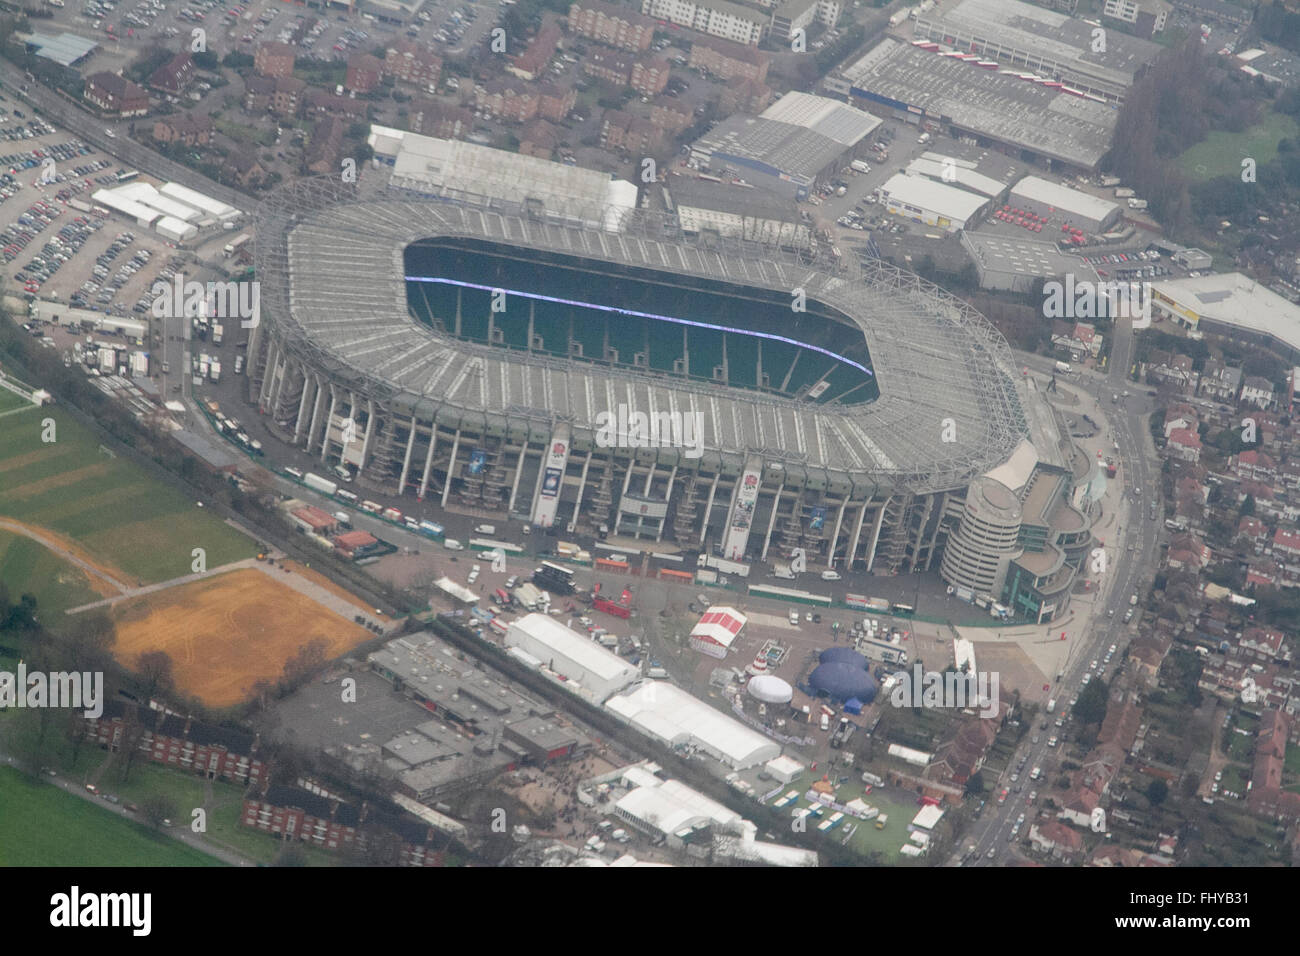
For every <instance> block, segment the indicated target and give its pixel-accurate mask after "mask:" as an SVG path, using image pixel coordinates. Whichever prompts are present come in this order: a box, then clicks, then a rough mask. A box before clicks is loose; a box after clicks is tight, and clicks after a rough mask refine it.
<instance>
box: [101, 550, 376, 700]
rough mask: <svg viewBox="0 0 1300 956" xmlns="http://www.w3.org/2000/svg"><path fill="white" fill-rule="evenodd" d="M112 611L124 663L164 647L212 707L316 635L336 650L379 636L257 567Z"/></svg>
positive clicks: (249, 689) (271, 674)
mask: <svg viewBox="0 0 1300 956" xmlns="http://www.w3.org/2000/svg"><path fill="white" fill-rule="evenodd" d="M114 618H115V620H116V622H117V644H116V646H115V647H114V648H113V653H114V655H115V656H116V657H117V659H118V660H119V661H120V662H121V663H122V664H123V665H124V666H126V667H129V668H134V667H135V666H136V661H137V659H138V658H139V655H140V654H142V653H144V652H145V651H152V650H161V651H166V652H167V654H168V655H170V657H171V659H172V664H173V665H174V673H175V675H176V683H177V685H178V686H179V687H180V689H181V690H183V691H185V692H186V693H190V694H194V695H195V696H197V697H199V698H200V699H202V700H203V702H204V703H206V704H208V705H209V706H212V707H228V706H231V705H233V704H237V703H239V702H240V701H242V700H244V699H246V698H247V697H249V696H251V694H252V693H253V687H254V685H255V684H256V683H257V682H258V681H259V680H262V679H266V680H269V681H274V680H276V679H278V678H279V677H280V676H281V675H282V673H283V669H284V664H285V661H287V660H289V659H290V658H291V657H293V656H294V655H295V654H296V653H297V652H298V649H299V648H300V647H302V646H303V645H305V644H307V643H308V642H310V641H312V640H314V639H315V638H318V637H319V638H322V639H323V640H324V641H325V643H326V651H325V656H326V657H327V658H334V657H338V656H339V655H341V654H343V653H344V652H345V651H347V650H349V649H350V648H352V647H355V646H356V645H358V644H361V643H363V642H365V641H366V640H368V639H371V638H373V637H374V635H373V634H371V633H370V632H369V631H367V630H366V629H365V628H363V627H361V626H359V625H357V624H354V623H353V622H351V621H347V620H344V619H343V618H342V617H340V616H339V615H338V614H335V613H334V612H333V611H331V610H329V609H328V608H325V607H322V606H321V605H319V604H317V603H316V602H315V601H313V600H311V598H309V597H306V596H305V595H303V594H300V593H299V592H297V591H295V590H293V589H292V588H290V587H287V586H286V585H283V584H280V583H278V582H277V581H275V580H273V579H271V578H269V577H268V576H267V575H265V574H263V573H262V572H261V571H258V570H255V569H252V568H243V569H240V570H238V571H232V572H230V573H228V574H219V575H215V576H213V577H210V578H205V579H203V580H201V581H195V582H193V583H191V584H184V585H180V586H178V587H174V588H167V589H166V590H163V591H159V592H156V593H154V594H149V595H146V596H144V597H141V598H136V599H134V600H130V601H123V602H122V603H121V604H119V605H118V606H117V607H116V609H115V610H114Z"/></svg>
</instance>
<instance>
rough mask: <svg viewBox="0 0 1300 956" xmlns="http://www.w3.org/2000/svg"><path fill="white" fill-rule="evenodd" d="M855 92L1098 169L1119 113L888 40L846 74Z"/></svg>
mask: <svg viewBox="0 0 1300 956" xmlns="http://www.w3.org/2000/svg"><path fill="white" fill-rule="evenodd" d="M840 78H841V79H842V81H843V82H844V83H846V84H847V85H848V87H849V89H848V90H845V92H850V91H851V92H852V93H853V94H854V95H856V96H861V97H864V98H866V99H868V100H869V101H874V102H878V103H880V104H881V105H883V106H887V107H890V108H892V109H898V110H904V111H906V110H908V109H909V108H912V109H919V110H921V111H923V113H924V115H926V116H930V117H934V118H936V119H943V120H944V121H946V122H950V123H951V124H952V125H953V126H955V127H957V128H958V129H960V130H969V131H970V132H973V133H979V134H981V135H983V136H987V137H988V138H989V139H993V140H997V141H998V142H1000V143H1004V144H1007V145H1010V146H1017V147H1020V148H1022V149H1027V150H1030V151H1032V152H1034V153H1037V154H1039V155H1041V156H1045V157H1047V158H1049V159H1056V160H1060V161H1062V162H1065V163H1068V164H1070V165H1073V166H1078V167H1081V168H1084V169H1095V168H1096V167H1097V164H1098V163H1100V162H1101V158H1102V156H1104V155H1105V154H1106V151H1107V150H1109V149H1110V142H1111V137H1112V136H1113V135H1114V133H1115V120H1116V118H1117V116H1118V113H1116V111H1115V110H1114V109H1112V108H1111V107H1110V106H1108V105H1107V104H1105V103H1099V102H1096V101H1095V100H1089V99H1084V98H1083V97H1079V96H1074V95H1073V94H1070V93H1064V92H1062V91H1061V90H1059V89H1054V88H1052V87H1049V86H1044V85H1043V84H1041V83H1034V82H1030V81H1027V80H1022V79H1020V77H1019V76H1017V75H1012V74H1011V73H1008V72H1003V71H998V70H987V69H982V68H981V67H978V66H976V65H975V64H973V63H967V62H965V61H963V60H959V59H955V58H951V57H942V56H938V55H937V54H935V53H932V52H929V51H926V50H923V49H921V48H919V47H916V46H913V45H912V44H910V43H906V42H904V41H901V40H896V39H893V38H887V39H885V40H882V41H881V42H880V43H879V44H877V45H876V46H875V47H873V48H872V49H871V50H870V51H868V52H867V53H866V55H864V56H863V57H861V58H860V59H858V60H857V61H855V62H854V63H852V64H850V65H849V66H848V67H846V68H845V69H844V70H842V71H841V73H840Z"/></svg>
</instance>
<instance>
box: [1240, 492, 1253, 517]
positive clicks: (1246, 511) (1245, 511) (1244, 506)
mask: <svg viewBox="0 0 1300 956" xmlns="http://www.w3.org/2000/svg"><path fill="white" fill-rule="evenodd" d="M1254 513H1255V496H1254V495H1246V497H1245V500H1243V501H1242V503H1241V516H1242V517H1243V518H1249V517H1250V516H1251V515H1253V514H1254Z"/></svg>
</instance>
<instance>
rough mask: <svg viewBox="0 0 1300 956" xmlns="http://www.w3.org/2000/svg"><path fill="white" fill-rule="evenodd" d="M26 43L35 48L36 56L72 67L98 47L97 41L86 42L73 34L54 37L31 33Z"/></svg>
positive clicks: (61, 34) (47, 34)
mask: <svg viewBox="0 0 1300 956" xmlns="http://www.w3.org/2000/svg"><path fill="white" fill-rule="evenodd" d="M26 42H27V44H28V45H30V46H34V47H36V48H37V50H36V55H37V56H40V57H44V58H45V59H47V60H53V61H54V62H55V63H57V64H59V66H72V64H74V63H76V62H77V61H78V60H80V59H82V58H83V57H86V56H89V55H90V54H91V53H92V52H94V50H95V49H96V48H97V47H98V46H99V43H98V42H97V41H95V40H87V39H86V38H85V37H80V36H77V35H76V34H75V33H60V34H58V35H57V36H54V35H52V34H49V33H35V32H33V33H32V34H31V35H30V36H28V37H27V38H26Z"/></svg>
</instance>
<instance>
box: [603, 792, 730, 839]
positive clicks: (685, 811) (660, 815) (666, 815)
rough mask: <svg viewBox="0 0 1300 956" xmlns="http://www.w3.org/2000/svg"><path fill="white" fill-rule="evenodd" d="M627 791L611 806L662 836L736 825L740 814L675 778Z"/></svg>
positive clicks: (727, 828)
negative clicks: (709, 826)
mask: <svg viewBox="0 0 1300 956" xmlns="http://www.w3.org/2000/svg"><path fill="white" fill-rule="evenodd" d="M658 784H659V785H658V786H653V787H652V786H642V787H637V788H636V789H634V790H631V791H629V792H628V793H627V794H626V795H625V796H623V797H621V798H620V799H619V800H618V801H617V802H616V803H615V804H614V806H615V807H616V808H618V809H619V810H620V811H622V812H623V813H625V814H627V815H628V816H631V817H635V818H636V819H637V820H640V821H642V822H644V823H646V824H648V825H650V826H652V827H654V828H655V829H656V830H658V831H659V832H660V833H662V834H664V835H665V836H671V835H672V834H675V833H679V832H681V831H682V830H686V829H693V828H696V827H702V826H708V825H716V826H718V827H720V828H722V829H723V830H735V829H737V828H738V827H739V826H740V822H741V817H740V814H738V813H736V812H735V811H734V810H729V809H727V808H726V807H724V806H723V805H722V804H720V803H718V802H717V801H716V800H712V799H710V798H709V797H706V796H705V795H704V794H702V793H700V792H699V791H697V790H692V789H691V788H690V787H688V786H686V785H685V784H683V783H679V782H678V781H676V780H663V781H658Z"/></svg>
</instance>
